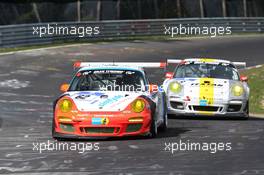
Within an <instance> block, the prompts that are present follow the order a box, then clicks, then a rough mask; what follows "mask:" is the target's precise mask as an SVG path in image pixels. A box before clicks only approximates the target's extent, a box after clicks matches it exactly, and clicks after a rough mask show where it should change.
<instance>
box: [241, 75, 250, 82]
mask: <svg viewBox="0 0 264 175" xmlns="http://www.w3.org/2000/svg"><path fill="white" fill-rule="evenodd" d="M240 81H243V82H247V81H248V77H247V76H243V75H242V76H240Z"/></svg>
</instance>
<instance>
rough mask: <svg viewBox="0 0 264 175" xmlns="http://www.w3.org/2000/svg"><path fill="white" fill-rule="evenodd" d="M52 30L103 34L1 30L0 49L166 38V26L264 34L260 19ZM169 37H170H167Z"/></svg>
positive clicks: (20, 28) (114, 23)
mask: <svg viewBox="0 0 264 175" xmlns="http://www.w3.org/2000/svg"><path fill="white" fill-rule="evenodd" d="M49 24H50V25H51V26H56V25H57V26H64V27H69V28H70V27H73V26H75V27H87V26H91V27H99V28H100V34H98V35H92V36H88V35H86V36H84V37H78V36H77V35H45V36H43V37H39V35H36V34H34V35H33V32H34V30H33V27H35V28H36V27H42V26H47V25H48V23H38V24H22V25H7V26H0V47H17V46H26V45H38V44H51V43H56V42H68V41H73V42H74V41H89V40H102V39H120V38H126V37H133V36H155V35H164V31H165V30H164V26H172V27H174V26H179V25H180V24H182V25H183V26H194V27H212V26H214V27H219V26H221V27H231V31H232V34H233V33H263V31H264V17H257V18H180V19H151V20H120V21H95V22H65V23H49ZM168 37H169V36H168Z"/></svg>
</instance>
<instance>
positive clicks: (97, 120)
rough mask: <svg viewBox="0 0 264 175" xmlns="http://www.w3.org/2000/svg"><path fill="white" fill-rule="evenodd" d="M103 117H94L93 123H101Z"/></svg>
mask: <svg viewBox="0 0 264 175" xmlns="http://www.w3.org/2000/svg"><path fill="white" fill-rule="evenodd" d="M101 124H102V118H92V125H101Z"/></svg>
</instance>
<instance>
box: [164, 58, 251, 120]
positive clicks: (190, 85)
mask: <svg viewBox="0 0 264 175" xmlns="http://www.w3.org/2000/svg"><path fill="white" fill-rule="evenodd" d="M167 62H168V64H173V63H174V64H177V66H176V69H175V71H174V72H167V73H166V79H165V81H164V83H163V89H164V90H165V92H166V96H167V106H168V114H175V117H177V116H182V115H185V116H186V115H187V116H194V115H202V116H212V115H213V116H230V117H232V116H233V117H243V118H245V119H247V118H248V117H249V87H248V85H247V77H245V76H240V75H239V73H238V70H237V68H238V67H245V66H246V63H244V62H230V61H226V60H220V59H207V58H190V59H184V60H174V59H171V60H167Z"/></svg>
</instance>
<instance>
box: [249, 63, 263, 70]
mask: <svg viewBox="0 0 264 175" xmlns="http://www.w3.org/2000/svg"><path fill="white" fill-rule="evenodd" d="M262 66H263V64H259V65H256V66H250V67H246V68H245V70H249V69H254V68H260V67H262Z"/></svg>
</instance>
